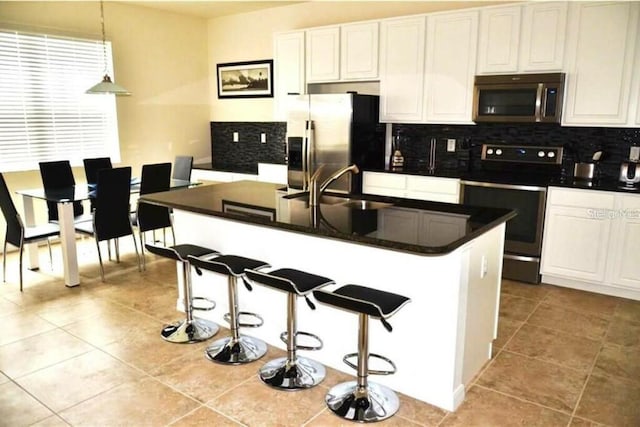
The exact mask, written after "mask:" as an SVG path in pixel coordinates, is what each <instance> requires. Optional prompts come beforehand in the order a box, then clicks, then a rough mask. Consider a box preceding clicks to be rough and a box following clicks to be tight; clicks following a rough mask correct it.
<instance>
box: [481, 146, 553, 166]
mask: <svg viewBox="0 0 640 427" xmlns="http://www.w3.org/2000/svg"><path fill="white" fill-rule="evenodd" d="M482 160H488V161H496V162H516V163H542V164H550V165H559V164H562V147H539V146H520V145H500V144H483V145H482Z"/></svg>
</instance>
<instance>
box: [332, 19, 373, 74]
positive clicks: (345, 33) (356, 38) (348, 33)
mask: <svg viewBox="0 0 640 427" xmlns="http://www.w3.org/2000/svg"><path fill="white" fill-rule="evenodd" d="M378 26H379V24H378V22H377V21H376V22H363V23H355V24H346V25H342V26H341V28H340V79H341V80H376V79H377V78H378V51H379V34H378V33H379V31H378Z"/></svg>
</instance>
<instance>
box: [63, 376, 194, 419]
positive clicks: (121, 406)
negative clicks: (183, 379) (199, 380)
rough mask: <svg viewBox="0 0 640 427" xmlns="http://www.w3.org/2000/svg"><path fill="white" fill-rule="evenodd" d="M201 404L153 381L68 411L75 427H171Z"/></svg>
mask: <svg viewBox="0 0 640 427" xmlns="http://www.w3.org/2000/svg"><path fill="white" fill-rule="evenodd" d="M197 407H198V403H197V402H195V401H194V400H192V399H189V398H188V397H186V396H184V395H182V394H180V393H178V392H176V391H175V390H172V389H171V388H169V387H167V386H165V385H163V384H161V383H159V382H158V381H156V380H154V379H151V378H144V379H141V380H139V381H131V382H127V383H124V384H121V385H119V386H118V387H116V388H113V389H111V390H109V391H107V392H104V393H101V394H99V395H98V396H96V397H94V398H92V399H89V400H86V401H84V402H82V403H80V404H78V405H76V406H74V407H72V408H69V409H67V410H64V411H62V412H61V413H60V416H61V417H62V418H63V419H64V420H65V421H67V422H68V423H70V424H72V425H74V426H83V425H86V426H112V425H120V426H122V425H128V426H142V425H148V426H157V425H166V424H169V423H171V422H173V421H175V420H177V419H179V418H181V417H183V416H184V415H186V414H188V413H189V412H191V411H193V410H194V409H195V408H197Z"/></svg>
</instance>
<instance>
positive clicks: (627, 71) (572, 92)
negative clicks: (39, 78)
mask: <svg viewBox="0 0 640 427" xmlns="http://www.w3.org/2000/svg"><path fill="white" fill-rule="evenodd" d="M638 9H639V4H638V2H615V3H613V2H612V3H602V2H579V3H571V4H570V6H569V20H568V22H569V25H568V28H567V70H568V76H567V87H566V96H565V111H564V114H563V120H562V123H563V124H565V125H625V124H626V123H627V113H628V107H629V91H630V84H631V83H630V81H631V72H632V66H633V59H634V52H635V44H636V43H637V40H636V38H637V26H638Z"/></svg>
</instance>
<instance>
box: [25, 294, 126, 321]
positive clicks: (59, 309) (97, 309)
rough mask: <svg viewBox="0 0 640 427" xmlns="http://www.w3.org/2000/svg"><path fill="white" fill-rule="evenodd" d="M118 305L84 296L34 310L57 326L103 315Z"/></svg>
mask: <svg viewBox="0 0 640 427" xmlns="http://www.w3.org/2000/svg"><path fill="white" fill-rule="evenodd" d="M114 309H117V307H115V306H114V304H113V303H111V302H109V301H103V300H99V299H95V298H83V299H82V300H79V301H77V302H75V303H72V304H66V305H58V306H50V305H47V306H45V307H38V308H36V309H34V310H33V311H34V312H35V313H36V314H37V315H38V316H40V317H42V318H43V319H45V320H46V321H48V322H51V323H53V324H54V325H57V326H65V325H68V324H70V323H74V322H77V321H79V320H82V319H86V318H90V317H94V316H101V315H102V314H103V313H106V312H110V311H112V310H114Z"/></svg>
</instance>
